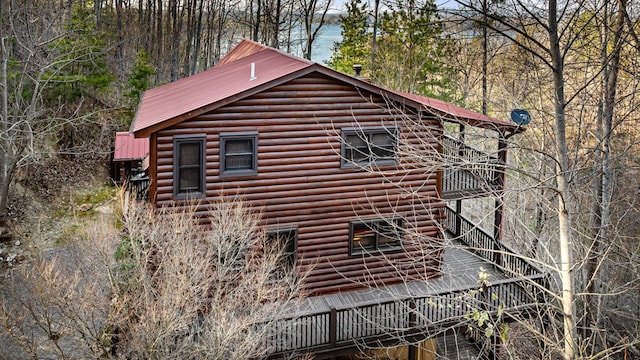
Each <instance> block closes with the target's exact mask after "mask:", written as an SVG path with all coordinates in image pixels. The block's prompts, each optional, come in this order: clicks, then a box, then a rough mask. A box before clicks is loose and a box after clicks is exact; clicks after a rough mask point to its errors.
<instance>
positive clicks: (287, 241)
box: [265, 227, 298, 272]
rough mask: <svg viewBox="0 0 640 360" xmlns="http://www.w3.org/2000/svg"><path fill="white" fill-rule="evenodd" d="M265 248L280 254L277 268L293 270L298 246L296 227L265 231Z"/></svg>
mask: <svg viewBox="0 0 640 360" xmlns="http://www.w3.org/2000/svg"><path fill="white" fill-rule="evenodd" d="M266 235H267V237H266V244H265V248H266V249H267V251H269V250H271V251H277V252H279V253H280V254H281V255H282V256H281V257H280V262H279V264H278V265H279V266H278V268H280V269H282V270H285V271H289V272H291V271H293V269H294V268H295V264H296V259H297V258H296V250H297V247H298V228H297V227H293V228H285V229H275V230H270V231H267V234H266Z"/></svg>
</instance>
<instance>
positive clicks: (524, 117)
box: [511, 109, 531, 125]
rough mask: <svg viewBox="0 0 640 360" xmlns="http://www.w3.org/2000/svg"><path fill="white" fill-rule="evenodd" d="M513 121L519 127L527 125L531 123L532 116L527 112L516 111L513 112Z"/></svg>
mask: <svg viewBox="0 0 640 360" xmlns="http://www.w3.org/2000/svg"><path fill="white" fill-rule="evenodd" d="M511 120H512V121H513V122H514V123H516V124H518V125H527V124H528V123H529V121H531V115H529V113H528V112H527V110H522V109H514V110H512V111H511Z"/></svg>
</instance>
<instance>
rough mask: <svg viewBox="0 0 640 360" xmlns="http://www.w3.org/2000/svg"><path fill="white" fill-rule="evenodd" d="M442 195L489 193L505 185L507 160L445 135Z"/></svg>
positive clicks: (474, 195) (468, 195)
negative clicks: (504, 175) (505, 163)
mask: <svg viewBox="0 0 640 360" xmlns="http://www.w3.org/2000/svg"><path fill="white" fill-rule="evenodd" d="M442 149H443V150H442V198H443V199H448V200H451V199H459V198H470V197H477V196H486V195H487V194H491V193H495V192H496V191H498V190H500V188H501V186H502V170H503V169H504V161H502V160H501V159H500V158H499V157H498V156H496V155H492V154H489V153H486V152H484V151H481V150H478V149H475V148H473V147H471V146H469V145H467V144H465V143H464V142H463V141H461V140H458V139H455V138H453V137H450V136H447V135H445V136H443V141H442Z"/></svg>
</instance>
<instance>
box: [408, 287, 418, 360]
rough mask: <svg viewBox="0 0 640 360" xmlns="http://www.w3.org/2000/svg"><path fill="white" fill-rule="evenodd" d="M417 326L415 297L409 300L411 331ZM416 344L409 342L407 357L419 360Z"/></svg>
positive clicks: (410, 359) (411, 359)
mask: <svg viewBox="0 0 640 360" xmlns="http://www.w3.org/2000/svg"><path fill="white" fill-rule="evenodd" d="M415 327H416V301H415V300H414V299H411V300H409V331H410V332H412V331H413V330H414V328H415ZM416 355H417V354H416V346H415V345H414V344H413V343H409V345H408V349H407V358H408V359H409V360H417V357H416Z"/></svg>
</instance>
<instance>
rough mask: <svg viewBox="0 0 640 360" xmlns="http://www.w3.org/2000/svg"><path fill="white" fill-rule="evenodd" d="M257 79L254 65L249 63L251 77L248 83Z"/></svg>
mask: <svg viewBox="0 0 640 360" xmlns="http://www.w3.org/2000/svg"><path fill="white" fill-rule="evenodd" d="M257 78H258V77H257V76H256V63H251V77H250V78H249V81H253V80H255V79H257Z"/></svg>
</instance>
